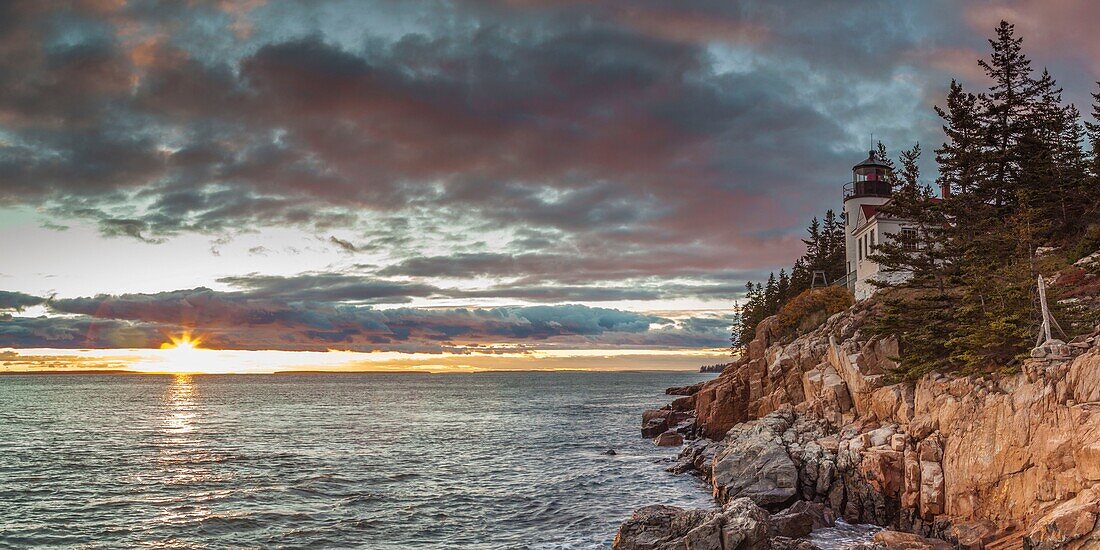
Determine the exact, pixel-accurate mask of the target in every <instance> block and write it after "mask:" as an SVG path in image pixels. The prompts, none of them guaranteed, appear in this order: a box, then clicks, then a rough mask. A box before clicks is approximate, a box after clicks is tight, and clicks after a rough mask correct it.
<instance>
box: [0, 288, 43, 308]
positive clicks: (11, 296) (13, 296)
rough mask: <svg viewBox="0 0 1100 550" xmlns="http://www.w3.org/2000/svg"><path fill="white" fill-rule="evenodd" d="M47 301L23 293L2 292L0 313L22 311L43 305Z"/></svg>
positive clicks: (0, 293) (0, 291)
mask: <svg viewBox="0 0 1100 550" xmlns="http://www.w3.org/2000/svg"><path fill="white" fill-rule="evenodd" d="M45 301H46V300H45V298H39V297H37V296H31V295H29V294H23V293H22V292H8V291H6V290H0V311H3V310H5V309H7V310H13V309H14V310H16V311H22V310H23V309H25V308H28V307H31V306H37V305H39V304H42V303H44V302H45Z"/></svg>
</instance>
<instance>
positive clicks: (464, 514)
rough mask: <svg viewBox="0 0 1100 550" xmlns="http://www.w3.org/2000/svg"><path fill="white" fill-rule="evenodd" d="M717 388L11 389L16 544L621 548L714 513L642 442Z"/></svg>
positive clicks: (508, 384) (697, 488)
mask: <svg viewBox="0 0 1100 550" xmlns="http://www.w3.org/2000/svg"><path fill="white" fill-rule="evenodd" d="M713 376H714V374H698V373H690V372H497V373H480V374H436V375H429V374H373V373H372V374H303V375H290V374H285V375H282V374H281V375H193V376H186V375H179V376H171V375H164V376H161V375H109V374H97V375H68V374H67V375H13V376H0V509H2V510H3V513H2V514H0V546H9V547H26V546H35V545H42V546H63V547H73V546H78V547H79V546H84V547H135V546H143V547H151V548H192V547H196V546H199V547H203V546H205V547H227V546H228V547H273V546H279V547H295V548H296V547H324V548H332V547H339V548H347V547H359V548H379V549H381V548H563V549H565V548H577V549H580V548H610V547H611V542H612V539H613V538H614V535H615V531H616V529H617V528H618V526H619V523H620V522H621V521H622V520H623V519H625V518H627V517H628V516H629V515H630V514H631V512H632V511H633V510H634V509H636V508H638V507H641V506H644V505H647V504H658V503H659V504H670V505H676V506H686V507H711V506H713V502H712V500H711V498H710V495H709V492H708V488H707V487H706V486H704V485H703V484H701V483H700V482H699V481H698V480H696V479H695V478H692V477H691V476H683V475H681V476H677V475H672V474H669V473H667V472H665V468H666V467H667V466H668V464H669V461H670V460H671V459H672V458H673V457H674V456H675V455H676V453H677V451H678V449H675V448H660V447H656V446H654V445H653V444H652V443H651V442H650V441H649V440H646V439H642V438H641V437H640V435H639V425H640V418H641V412H642V411H643V410H644V409H647V408H653V407H658V406H661V405H664V404H665V403H667V402H669V401H670V400H671V397H670V396H666V395H664V388H666V387H669V386H682V385H686V384H691V383H694V382H698V381H701V380H706V379H709V378H712V377H713ZM608 449H613V450H614V451H615V454H614V455H609V454H606V453H605V451H607V450H608Z"/></svg>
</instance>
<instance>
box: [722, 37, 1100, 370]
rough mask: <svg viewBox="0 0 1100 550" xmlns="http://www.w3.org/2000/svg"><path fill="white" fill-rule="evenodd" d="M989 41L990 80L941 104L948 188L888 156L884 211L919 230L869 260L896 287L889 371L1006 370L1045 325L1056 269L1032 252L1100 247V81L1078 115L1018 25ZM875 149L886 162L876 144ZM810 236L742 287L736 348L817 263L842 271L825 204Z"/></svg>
mask: <svg viewBox="0 0 1100 550" xmlns="http://www.w3.org/2000/svg"><path fill="white" fill-rule="evenodd" d="M989 46H990V55H989V58H988V59H982V60H979V61H978V64H979V66H980V67H981V68H982V69H983V70H984V71H985V73H986V75H987V76H988V77H989V81H990V82H991V84H990V86H989V88H988V89H987V90H984V91H980V92H977V93H975V92H971V91H968V90H966V89H964V87H963V86H962V85H961V84H959V83H958V82H956V81H952V82H951V85H950V89H949V91H948V94H947V97H946V100H945V102H944V104H943V106H942V107H940V106H937V107H936V108H935V111H936V113H937V114H938V115H939V117H940V118H941V119H942V120H943V131H944V135H945V141H944V142H943V144H942V145H940V146H939V147H937V148H936V149H935V158H936V162H937V164H938V168H939V170H938V172H939V173H938V176H937V179H936V183H937V186H938V187H939V191H940V193H939V194H941V195H942V198H938V197H936V196H935V195H936V193H935V192H933V190H932V189H931V188H930V187H929V186H927V185H923V184H922V183H921V174H920V170H919V166H918V161H919V159H920V157H921V154H922V151H921V148H920V146H919V145H915V146H914V147H913V148H911V149H909V150H906V151H903V152H902V153H901V154H900V156H899V158H898V162H897V164H896V165H894V164H893V163H890V165H891V167H896V171H895V173H894V174H893V175H892V176H891V177H892V181H891V183H892V184H893V187H894V192H893V195H892V198H891V201H890V202H889V203H888V204H887V205H885V206H884V207H882V208H880V210H879V212H880V215H884V216H888V217H892V218H895V219H899V220H904V224H905V227H906V228H907V229H912V230H913V231H902V232H901V233H898V234H891V235H888V236H886V238H884V239H882V241H883V242H880V243H878V244H877V245H876V246H875V247H874V249H873V250H872V253H871V255H870V259H871V260H872V261H875V262H877V263H878V264H879V266H880V270H881V271H882V272H884V273H885V274H887V275H890V274H897V275H898V276H897V277H883V278H882V279H881V282H879V283H876V284H877V285H878V286H881V287H891V288H890V290H889V291H888V292H885V293H883V294H882V295H881V298H880V299H881V300H882V302H883V304H882V308H881V311H880V313H879V314H878V315H877V316H876V322H875V326H874V327H873V328H874V330H875V331H876V332H878V333H879V334H882V335H894V336H897V337H898V339H899V343H900V346H899V352H900V357H899V358H898V360H899V365H900V366H899V367H898V369H897V370H896V371H895V372H893V373H891V374H892V375H893V377H894V378H895V379H912V378H916V377H918V376H920V375H922V374H924V373H927V372H931V371H964V372H987V371H990V370H1000V369H1004V368H1011V367H1012V366H1013V365H1015V364H1017V363H1018V361H1019V359H1020V358H1021V357H1022V356H1023V355H1024V354H1025V353H1026V352H1027V350H1028V349H1029V348H1030V347H1031V346H1032V344H1033V341H1034V335H1035V334H1036V331H1037V329H1038V324H1039V314H1038V302H1037V294H1036V287H1035V280H1036V277H1037V275H1038V274H1039V273H1040V272H1042V273H1044V274H1048V275H1049V274H1050V269H1051V268H1050V265H1048V264H1049V261H1048V258H1041V257H1040V255H1039V254H1038V253H1037V251H1038V250H1039V249H1040V248H1041V247H1042V248H1047V249H1060V250H1062V251H1064V253H1063V255H1062V256H1061V258H1060V261H1061V262H1063V265H1064V262H1066V261H1070V262H1072V261H1074V260H1076V259H1077V258H1079V257H1081V256H1082V255H1084V254H1088V253H1091V252H1093V251H1094V250H1095V248H1096V246H1098V245H1100V226H1098V222H1100V89H1098V91H1097V92H1095V93H1093V94H1092V97H1093V99H1094V103H1093V105H1092V106H1091V113H1090V114H1091V120H1089V121H1086V122H1084V124H1083V125H1082V121H1081V116H1080V112H1079V111H1078V109H1077V107H1076V106H1074V105H1072V104H1066V103H1064V102H1063V100H1062V89H1061V88H1060V87H1059V86H1058V84H1057V82H1056V81H1055V79H1054V78H1053V77H1052V76H1051V75H1050V73H1049V72H1047V71H1046V70H1042V71H1039V72H1036V71H1035V70H1034V69H1033V68H1032V63H1031V60H1030V59H1029V58H1028V57H1027V56H1026V55H1025V53H1024V49H1023V39H1022V38H1020V37H1018V36H1016V33H1015V28H1014V27H1013V25H1011V24H1009V23H1007V22H1004V21H1002V22H1001V24H1000V25H999V26H998V27H997V28H996V30H995V36H994V38H993V39H991V40H989ZM1098 86H1100V83H1098ZM877 153H878V156H879V158H880V159H881V160H883V161H886V160H887V156H886V149H885V147H884V146H883V145H882V144H881V143H879V144H878V147H877ZM807 232H808V233H809V236H808V238H807V239H805V240H804V242H805V243H806V254H804V255H803V256H802V257H801V258H799V259H798V260H797V261H796V262H795V264H794V266H793V268H792V270H791V273H790V276H789V282H788V283H787V284H786V285H784V284H783V280H784V275H785V274H784V273H783V272H780V276H779V278H778V279H777V278H775V277H774V276H773V277H770V278H769V282H768V283H767V285H764V286H762V285H760V284H759V283H755V284H754V283H748V286H747V290H748V292H747V294H746V298H745V302H744V303H743V305H742V306H740V312H741V314H742V315H741V320H740V321H739V323H738V324H737V325H736V326H735V327H734V331H733V334H732V339H731V340H732V342H733V345H734V347H741V346H744V345H746V344H747V343H748V342H749V341H751V340H752V338H753V336H754V335H755V327H756V325H757V324H758V323H759V322H760V321H761V320H763V319H764V318H765V317H767V316H769V315H772V314H775V313H777V312H779V311H780V310H782V308H783V306H784V303H787V302H788V301H789V300H791V297H794V296H798V295H799V294H801V293H802V292H803V291H805V290H806V289H807V288H809V287H810V283H811V280H812V274H813V272H814V271H816V270H823V271H825V272H826V273H827V274H828V280H829V282H833V281H835V280H836V279H839V278H840V277H843V276H844V275H845V254H844V248H843V247H844V226H843V222H841V221H840V220H837V219H836V217H835V216H834V215H833V213H832V212H828V213H826V215H825V217H824V218H823V220H822V221H819V220H818V219H816V218H815V219H814V220H813V221H812V222H811V223H810V226H809V228H808V229H807ZM781 287H783V290H780V288H781ZM769 289H772V290H771V291H770V292H769ZM1052 306H1054V307H1058V306H1057V304H1052Z"/></svg>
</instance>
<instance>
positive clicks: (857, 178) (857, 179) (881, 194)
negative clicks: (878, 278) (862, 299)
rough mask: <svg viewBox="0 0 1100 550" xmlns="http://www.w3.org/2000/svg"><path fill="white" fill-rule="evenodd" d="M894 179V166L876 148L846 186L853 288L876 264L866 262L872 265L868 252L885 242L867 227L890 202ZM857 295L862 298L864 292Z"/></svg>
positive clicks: (847, 251)
mask: <svg viewBox="0 0 1100 550" xmlns="http://www.w3.org/2000/svg"><path fill="white" fill-rule="evenodd" d="M891 179H892V175H891V174H890V167H889V166H887V165H886V164H885V163H884V162H883V161H882V160H881V159H879V158H878V153H876V152H875V151H873V150H872V151H870V152H869V153H868V155H867V160H864V161H863V162H861V163H859V164H857V165H855V166H853V167H852V181H851V182H850V183H847V184H845V185H844V250H845V259H846V261H847V264H846V269H847V271H848V277H847V282H848V285H849V287H850V288H854V284H855V283H856V282H857V281H862V280H863V279H865V278H866V276H867V275H869V273H866V272H867V271H870V270H869V269H868V268H869V267H872V266H870V265H866V266H864V265H862V264H864V263H867V264H870V262H869V260H868V259H867V255H868V254H869V253H870V250H871V248H872V247H873V246H874V245H876V244H878V243H879V242H881V240H880V239H881V237H882V236H881V235H878V234H876V232H875V231H874V230H873V229H872V230H871V231H867V230H866V229H867V227H866V226H867V222H868V221H870V220H871V219H872V218H874V216H875V212H876V211H877V209H878V207H879V206H881V205H883V204H885V203H887V202H889V201H890V195H891V193H892V192H893V187H892V185H891V183H890V181H891ZM861 267H862V269H861ZM873 267H876V268H877V266H873ZM874 271H877V269H874ZM856 294H857V298H859V296H858V295H859V294H862V292H857V293H856Z"/></svg>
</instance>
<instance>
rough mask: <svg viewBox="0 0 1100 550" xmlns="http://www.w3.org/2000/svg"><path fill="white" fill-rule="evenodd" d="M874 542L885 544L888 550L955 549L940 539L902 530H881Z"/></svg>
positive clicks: (876, 534)
mask: <svg viewBox="0 0 1100 550" xmlns="http://www.w3.org/2000/svg"><path fill="white" fill-rule="evenodd" d="M873 540H874V542H876V543H878V544H882V545H884V547H885V548H886V550H953V549H954V547H953V546H952V545H950V544H948V543H946V542H944V541H942V540H939V539H929V538H924V537H922V536H920V535H914V534H912V533H902V532H900V531H890V530H886V531H879V532H878V533H875V537H874V539H873Z"/></svg>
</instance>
